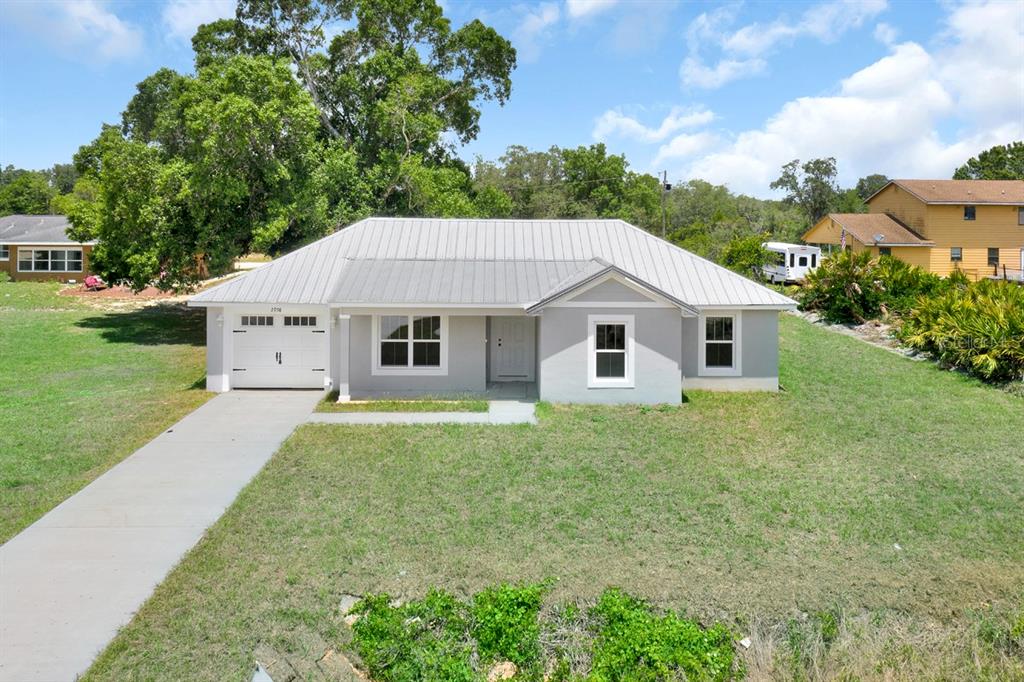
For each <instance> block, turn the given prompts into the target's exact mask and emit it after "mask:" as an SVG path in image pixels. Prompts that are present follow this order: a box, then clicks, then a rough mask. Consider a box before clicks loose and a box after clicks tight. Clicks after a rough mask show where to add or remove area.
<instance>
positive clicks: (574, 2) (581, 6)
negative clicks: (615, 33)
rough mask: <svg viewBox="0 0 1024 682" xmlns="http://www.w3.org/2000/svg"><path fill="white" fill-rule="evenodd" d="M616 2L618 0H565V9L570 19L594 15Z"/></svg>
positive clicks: (609, 7)
mask: <svg viewBox="0 0 1024 682" xmlns="http://www.w3.org/2000/svg"><path fill="white" fill-rule="evenodd" d="M617 3H618V0H565V11H566V14H568V15H569V17H570V18H571V19H580V18H582V17H589V16H594V15H595V14H600V13H601V12H604V11H606V10H608V9H611V8H612V7H614V6H615V5H616V4H617Z"/></svg>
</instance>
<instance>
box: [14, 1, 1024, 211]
mask: <svg viewBox="0 0 1024 682" xmlns="http://www.w3.org/2000/svg"><path fill="white" fill-rule="evenodd" d="M233 4H234V3H233V2H232V1H231V0H149V1H147V2H121V1H109V2H102V1H101V0H76V1H72V2H62V1H54V2H30V1H27V0H14V1H11V0H6V1H5V2H2V3H0V93H3V94H2V95H0V164H3V165H7V164H9V163H10V164H14V165H16V166H20V167H28V168H41V167H47V166H50V165H52V164H53V163H56V162H64V161H68V160H70V158H71V155H72V154H73V153H74V151H75V150H76V149H77V148H78V146H79V145H80V144H83V143H85V142H88V141H89V140H91V139H93V138H94V137H95V136H96V134H97V133H98V131H99V128H100V124H101V123H102V122H117V121H118V120H119V115H120V112H121V110H122V109H123V108H124V105H125V104H126V103H127V101H128V99H129V98H130V97H131V95H132V93H133V91H134V87H135V83H137V82H138V81H140V80H142V79H143V78H145V77H146V76H147V75H149V74H150V73H152V72H153V71H155V70H156V69H157V68H159V67H161V66H168V67H171V68H174V69H177V70H179V71H183V72H189V71H190V70H191V65H192V54H191V48H190V46H189V39H190V37H191V35H192V33H193V32H194V29H195V26H197V25H198V24H199V23H200V22H203V21H209V20H211V19H214V18H217V17H219V16H226V15H228V14H230V13H232V11H233ZM444 6H445V8H446V12H447V14H448V16H450V17H451V19H452V20H453V22H454V23H455V24H456V25H458V24H461V23H463V22H465V21H468V20H470V19H472V18H477V17H478V18H481V19H482V20H484V21H485V22H487V23H489V24H491V25H493V26H494V27H495V28H496V29H497V30H498V31H499V32H500V33H502V34H503V35H505V36H507V37H509V38H510V39H511V40H512V41H513V43H514V44H515V46H516V48H517V49H518V51H519V67H518V68H517V70H516V71H515V73H514V74H513V93H512V98H511V100H510V101H509V102H508V103H507V104H506V105H505V106H504V107H499V106H497V105H492V104H489V105H486V106H485V107H484V114H483V117H482V120H481V134H480V136H479V138H478V139H477V140H475V141H474V142H472V143H471V144H469V145H467V146H466V147H464V148H462V149H461V150H460V154H462V155H463V156H464V157H465V158H466V159H467V160H472V159H473V158H474V157H475V156H476V155H480V156H483V157H484V158H488V159H491V158H496V157H498V156H500V155H501V153H502V152H503V151H504V149H505V148H506V147H507V146H508V145H510V144H524V145H527V146H528V147H531V148H534V149H546V148H548V147H549V146H551V145H559V146H575V145H580V144H590V143H593V142H595V141H604V142H605V143H606V144H607V145H608V147H609V148H610V149H611V150H612V151H614V152H616V153H625V154H626V156H627V158H628V160H629V161H630V164H631V166H632V167H633V168H634V169H636V170H640V171H646V172H658V171H661V170H667V171H668V172H669V177H670V179H671V180H674V181H678V180H684V179H688V178H694V177H700V178H705V179H708V180H711V181H713V182H717V183H724V184H727V185H729V186H730V187H731V188H732V189H733V190H735V191H740V192H745V193H748V194H753V195H756V196H771V191H770V190H769V188H768V184H769V183H770V182H771V180H772V179H773V178H774V177H775V176H776V175H777V174H778V169H779V167H780V166H781V165H782V164H783V163H785V162H787V161H789V160H790V159H793V158H801V159H806V158H812V157H817V156H835V157H837V159H838V161H839V168H840V179H841V181H842V182H843V183H844V184H852V183H853V182H855V181H856V179H857V178H858V177H860V176H862V175H866V174H868V173H872V172H880V173H885V174H887V175H889V176H891V177H948V176H949V175H950V173H951V172H952V170H953V169H954V168H955V167H956V166H957V165H959V164H960V163H962V162H963V161H964V160H965V159H967V158H968V157H970V156H973V155H974V154H976V153H977V152H978V151H980V150H981V149H985V148H987V147H989V146H992V145H993V144H1001V143H1005V142H1008V141H1010V140H1015V139H1022V138H1024V3H1021V2H1016V1H1003V0H987V1H984V0H983V1H980V2H969V3H962V2H949V1H944V2H938V3H930V2H925V1H919V2H895V1H890V2H887V1H886V0H856V1H852V0H851V1H842V0H823V1H818V2H787V3H767V2H723V3H693V2H673V1H671V0H664V1H661V0H659V1H657V2H648V1H646V0H632V1H627V0H618V1H616V0H548V1H542V2H516V3H497V2H476V1H465V0H447V1H446V2H445V3H444Z"/></svg>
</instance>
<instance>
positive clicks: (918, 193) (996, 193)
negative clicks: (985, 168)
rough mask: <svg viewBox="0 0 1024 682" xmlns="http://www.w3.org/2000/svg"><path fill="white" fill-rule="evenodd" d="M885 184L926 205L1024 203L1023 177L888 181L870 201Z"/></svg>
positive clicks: (875, 194)
mask: <svg viewBox="0 0 1024 682" xmlns="http://www.w3.org/2000/svg"><path fill="white" fill-rule="evenodd" d="M889 185H896V186H897V187H900V188H901V189H904V190H906V191H908V192H910V193H911V194H913V195H914V196H915V197H917V198H918V199H920V200H921V201H923V202H924V203H926V204H1003V205H1010V206H1013V205H1018V204H1020V205H1024V180H891V181H890V182H889V184H887V185H885V187H882V189H880V190H878V191H877V192H875V193H874V194H872V195H871V196H870V197H868V199H867V200H868V201H869V202H870V201H871V200H872V199H874V198H875V197H876V196H878V195H879V193H881V192H882V190H884V189H885V188H886V187H888V186H889Z"/></svg>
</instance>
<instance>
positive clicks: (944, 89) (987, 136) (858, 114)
mask: <svg viewBox="0 0 1024 682" xmlns="http://www.w3.org/2000/svg"><path fill="white" fill-rule="evenodd" d="M1022 63H1024V5H1020V4H1012V5H1011V4H1007V3H1003V2H1000V1H999V0H991V1H990V2H988V3H978V4H971V5H964V6H958V7H955V8H954V9H952V10H951V12H950V15H949V16H948V17H947V21H946V31H945V32H944V34H943V36H942V37H941V40H940V41H939V43H938V46H937V47H936V48H935V49H933V50H932V51H931V52H929V51H928V50H926V49H925V48H924V47H922V46H921V45H919V44H917V43H913V42H905V43H902V44H899V45H894V46H893V47H892V48H891V49H890V54H888V55H887V56H885V57H883V58H882V59H879V60H877V61H876V62H874V63H872V64H870V65H868V66H867V67H865V68H863V69H861V70H859V71H857V72H855V73H853V74H851V75H850V76H849V77H847V78H845V79H843V80H842V81H841V82H840V83H839V84H838V85H837V90H836V92H835V93H834V94H831V95H828V96H818V97H800V98H797V99H794V100H792V101H789V102H787V103H786V104H784V105H783V106H782V107H781V108H780V109H779V111H778V112H776V113H775V115H773V116H772V117H771V118H770V119H768V120H767V121H766V122H765V123H764V125H763V126H761V127H759V128H756V129H752V130H746V131H743V132H740V133H738V134H736V135H734V136H733V137H732V139H731V140H729V141H728V142H727V143H725V144H724V145H721V146H718V147H717V148H716V149H715V150H714V151H712V152H711V153H710V154H708V155H706V156H704V157H702V158H699V159H695V160H693V161H692V162H690V163H689V164H688V165H687V164H684V165H683V166H682V167H681V168H679V169H678V173H679V175H681V176H683V177H686V178H703V179H705V180H708V181H711V182H716V183H724V184H727V185H729V186H730V187H731V188H732V189H733V190H735V191H739V192H744V193H750V194H755V195H759V196H765V195H767V194H768V193H769V189H768V185H769V184H770V183H771V181H772V180H773V179H774V178H775V177H777V176H778V173H779V168H780V167H781V166H782V165H783V164H784V163H786V162H788V161H790V160H792V159H795V158H799V159H802V160H807V159H811V158H818V157H824V156H834V157H836V158H837V160H838V162H839V171H840V182H841V184H844V185H852V184H853V183H854V182H855V181H856V179H857V178H858V177H861V176H863V175H867V174H869V173H885V174H886V175H888V176H890V177H940V178H941V177H949V176H950V175H951V173H952V172H953V170H954V169H955V168H956V167H957V166H958V165H960V164H961V163H963V161H964V160H965V159H967V158H969V157H971V156H974V155H975V154H977V153H978V152H979V151H981V150H983V149H986V148H988V147H991V146H993V145H995V144H1004V143H1006V142H1008V141H1011V140H1015V139H1021V138H1022V137H1024V73H1022V72H1021V68H1020V65H1021V64H1022ZM951 124H953V125H955V126H957V130H956V133H955V134H954V135H953V136H951V139H944V137H943V135H942V134H940V132H939V130H940V129H943V130H947V129H950V128H951V127H952V125H951ZM947 135H948V134H947ZM681 146H682V148H683V150H684V151H685V150H686V148H687V144H686V143H685V142H683V143H681ZM662 158H665V157H662Z"/></svg>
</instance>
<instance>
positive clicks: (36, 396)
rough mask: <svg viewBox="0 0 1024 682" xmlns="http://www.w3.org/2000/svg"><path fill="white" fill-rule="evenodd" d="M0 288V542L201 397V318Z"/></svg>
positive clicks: (35, 289)
mask: <svg viewBox="0 0 1024 682" xmlns="http://www.w3.org/2000/svg"><path fill="white" fill-rule="evenodd" d="M58 289H59V285H56V284H49V283H46V284H42V283H32V282H18V283H12V282H6V283H0V387H2V390H0V542H4V541H6V540H8V539H9V538H11V537H12V536H13V535H15V534H16V533H17V532H18V531H19V530H21V529H23V528H25V527H26V526H28V525H29V524H31V523H32V522H33V521H35V520H36V519H38V518H39V517H40V516H42V515H43V514H45V513H46V512H47V511H49V510H50V509H52V508H53V507H54V506H55V505H57V504H58V503H60V502H61V501H62V500H64V499H66V498H67V497H68V496H70V495H71V494H73V493H74V492H76V491H77V490H79V489H81V488H82V487H83V486H85V485H86V484H87V483H89V482H90V481H92V480H93V479H94V478H96V477H97V476H99V475H100V474H101V473H103V472H104V471H106V470H107V469H109V468H110V467H111V466H112V465H114V464H115V463H117V462H119V461H120V460H121V459H123V458H124V457H125V456H127V455H129V454H131V452H132V451H134V450H135V449H136V448H138V447H139V446H141V445H143V444H144V443H146V441H148V440H150V439H151V438H153V437H154V436H156V435H157V434H158V433H160V432H161V431H162V430H163V429H165V428H166V427H167V426H169V425H170V424H172V423H173V422H175V421H176V420H178V419H179V418H181V417H182V416H184V415H185V414H187V413H188V412H189V411H191V410H192V409H194V408H195V407H197V406H198V405H200V404H201V403H202V402H203V401H205V400H206V399H207V398H208V396H209V394H208V393H206V392H205V391H204V390H202V381H203V373H204V370H203V362H204V360H203V346H202V344H203V343H204V332H203V316H202V314H201V313H196V312H195V311H186V310H183V309H182V308H181V307H180V306H166V307H165V306H160V307H154V308H148V309H141V310H140V309H135V310H132V309H125V310H104V309H99V308H95V307H91V306H90V305H88V304H86V303H83V302H82V301H80V300H78V299H75V298H72V297H67V296H58V295H57V291H58Z"/></svg>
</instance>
